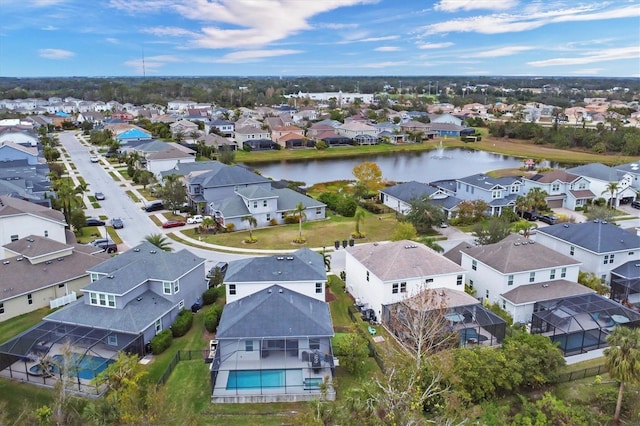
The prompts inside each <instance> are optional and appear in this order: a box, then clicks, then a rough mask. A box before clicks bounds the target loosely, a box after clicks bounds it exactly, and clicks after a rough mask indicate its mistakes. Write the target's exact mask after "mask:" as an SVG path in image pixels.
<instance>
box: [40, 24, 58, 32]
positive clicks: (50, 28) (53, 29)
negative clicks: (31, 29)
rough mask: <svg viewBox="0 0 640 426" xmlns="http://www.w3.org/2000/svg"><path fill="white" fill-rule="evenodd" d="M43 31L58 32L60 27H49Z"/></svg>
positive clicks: (43, 28)
mask: <svg viewBox="0 0 640 426" xmlns="http://www.w3.org/2000/svg"><path fill="white" fill-rule="evenodd" d="M41 30H42V31H57V30H59V28H58V27H54V26H53V25H47V26H46V27H42V28H41Z"/></svg>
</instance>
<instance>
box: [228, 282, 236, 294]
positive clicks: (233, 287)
mask: <svg viewBox="0 0 640 426" xmlns="http://www.w3.org/2000/svg"><path fill="white" fill-rule="evenodd" d="M229 294H230V295H235V294H236V285H235V284H229Z"/></svg>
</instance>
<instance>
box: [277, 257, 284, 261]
mask: <svg viewBox="0 0 640 426" xmlns="http://www.w3.org/2000/svg"><path fill="white" fill-rule="evenodd" d="M276 260H284V256H277V257H276Z"/></svg>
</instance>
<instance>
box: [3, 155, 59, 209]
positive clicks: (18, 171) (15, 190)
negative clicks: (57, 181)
mask: <svg viewBox="0 0 640 426" xmlns="http://www.w3.org/2000/svg"><path fill="white" fill-rule="evenodd" d="M38 160H39V161H38V163H37V164H28V160H27V159H23V160H11V161H2V162H0V195H8V196H10V197H12V198H18V199H22V200H26V201H31V202H33V203H36V204H40V205H41V206H45V207H50V206H51V198H52V197H53V194H52V192H51V181H50V179H49V165H48V164H47V163H46V162H44V160H43V159H42V158H39V159H38Z"/></svg>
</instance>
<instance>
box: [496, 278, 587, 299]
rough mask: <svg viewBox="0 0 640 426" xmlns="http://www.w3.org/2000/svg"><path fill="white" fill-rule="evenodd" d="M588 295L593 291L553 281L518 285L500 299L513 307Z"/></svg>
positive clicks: (578, 285) (570, 283)
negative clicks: (513, 305) (503, 299)
mask: <svg viewBox="0 0 640 426" xmlns="http://www.w3.org/2000/svg"><path fill="white" fill-rule="evenodd" d="M589 293H595V291H594V290H591V289H590V288H588V287H585V286H583V285H582V284H578V283H574V282H573V281H567V280H553V281H547V282H544V283H537V284H525V285H520V286H518V287H516V288H514V289H511V290H509V291H507V292H506V293H503V294H502V297H504V298H505V299H506V300H508V301H510V302H511V303H513V304H515V305H521V304H524V303H534V302H541V301H545V300H554V299H562V298H564V297H571V296H579V295H582V294H589Z"/></svg>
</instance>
